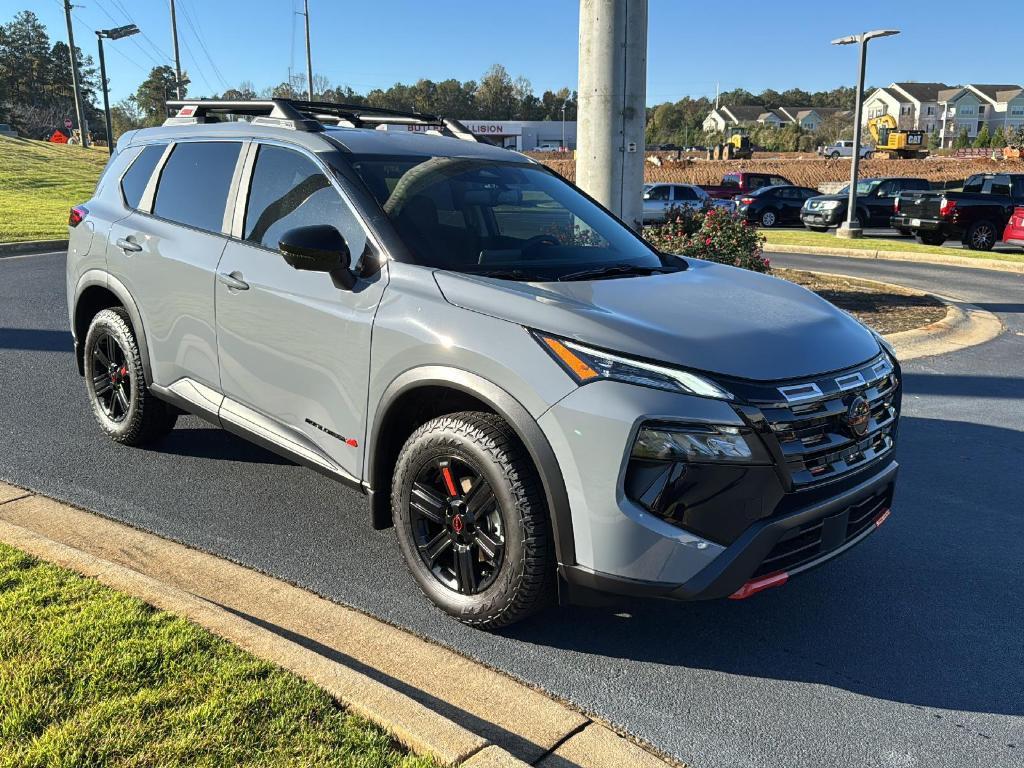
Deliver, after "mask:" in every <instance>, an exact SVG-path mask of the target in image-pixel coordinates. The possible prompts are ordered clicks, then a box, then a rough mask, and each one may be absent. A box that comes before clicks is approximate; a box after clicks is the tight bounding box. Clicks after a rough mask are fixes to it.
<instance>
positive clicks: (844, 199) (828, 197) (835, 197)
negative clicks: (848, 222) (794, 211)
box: [804, 195, 850, 211]
mask: <svg viewBox="0 0 1024 768" xmlns="http://www.w3.org/2000/svg"><path fill="white" fill-rule="evenodd" d="M849 199H850V198H849V195H818V196H816V197H809V198H807V200H806V201H805V202H804V206H805V207H806V208H808V209H810V210H812V211H813V210H814V209H815V208H817V207H818V206H815V205H814V203H818V204H819V205H820V204H821V203H823V202H825V201H826V200H837V201H838V202H840V203H843V204H844V205H845V204H846V202H847V201H848V200H849Z"/></svg>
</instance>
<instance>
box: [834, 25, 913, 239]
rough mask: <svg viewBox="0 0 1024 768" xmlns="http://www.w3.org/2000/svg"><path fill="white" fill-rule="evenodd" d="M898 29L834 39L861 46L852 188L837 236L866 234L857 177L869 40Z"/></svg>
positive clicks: (855, 115) (854, 125)
mask: <svg viewBox="0 0 1024 768" xmlns="http://www.w3.org/2000/svg"><path fill="white" fill-rule="evenodd" d="M899 33H900V31H899V30H898V29H876V30H873V31H871V32H862V33H861V34H859V35H847V36H846V37H840V38H839V39H837V40H833V41H832V45H859V46H860V69H859V76H858V78H857V96H856V99H857V102H856V104H855V105H854V110H853V157H852V158H851V159H850V190H849V195H848V198H847V203H846V221H844V222H843V223H842V225H841V226H840V227H839V229H837V230H836V237H846V238H854V239H855V238H858V237H860V236H861V235H862V234H864V229H863V227H862V226H861V225H862V224H863V222H861V221H860V220H859V219H858V218H857V177H858V175H859V172H860V171H859V169H860V141H861V131H862V130H863V126H862V125H861V120H862V118H861V115H862V113H863V106H864V73H865V71H866V70H867V61H868V42H869V41H871V40H874V39H875V38H876V37H890V36H891V35H898V34H899Z"/></svg>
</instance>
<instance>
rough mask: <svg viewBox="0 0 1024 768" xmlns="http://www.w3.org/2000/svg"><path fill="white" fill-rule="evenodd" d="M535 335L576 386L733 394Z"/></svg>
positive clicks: (685, 375)
mask: <svg viewBox="0 0 1024 768" xmlns="http://www.w3.org/2000/svg"><path fill="white" fill-rule="evenodd" d="M534 336H535V338H536V339H537V341H539V342H540V344H541V346H542V347H544V349H546V350H547V351H548V354H550V355H551V357H552V358H553V359H554V360H555V361H556V362H557V363H558V364H559V365H561V366H562V368H563V369H564V370H565V372H566V373H568V374H569V375H570V376H571V377H572V378H573V380H574V381H575V382H576V383H577V384H588V383H590V382H592V381H600V380H602V379H605V380H609V381H622V382H626V383H627V384H638V385H640V386H642V387H652V388H654V389H664V390H667V391H669V392H682V393H685V394H687V395H697V396H699V397H713V398H715V399H717V400H732V399H733V396H732V394H730V393H729V392H727V391H726V390H724V389H722V388H721V387H719V386H718V385H717V384H715V383H714V382H711V381H708V380H707V379H705V378H703V377H702V376H698V375H697V374H695V373H690V372H689V371H681V370H678V369H676V368H667V367H665V366H663V365H655V364H654V363H647V362H644V361H642V360H631V359H629V358H626V357H621V356H619V355H615V354H612V353H611V352H603V351H601V350H597V349H592V348H590V347H586V346H584V345H582V344H577V343H576V342H575V341H568V340H565V339H557V338H555V337H553V336H546V335H543V334H539V333H537V334H534Z"/></svg>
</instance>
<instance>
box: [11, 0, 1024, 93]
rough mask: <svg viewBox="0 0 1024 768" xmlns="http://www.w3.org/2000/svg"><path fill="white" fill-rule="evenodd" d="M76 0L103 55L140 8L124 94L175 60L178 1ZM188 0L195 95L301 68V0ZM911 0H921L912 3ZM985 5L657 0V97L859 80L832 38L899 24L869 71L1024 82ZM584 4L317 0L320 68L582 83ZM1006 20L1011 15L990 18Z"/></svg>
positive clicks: (112, 67)
mask: <svg viewBox="0 0 1024 768" xmlns="http://www.w3.org/2000/svg"><path fill="white" fill-rule="evenodd" d="M76 2H77V4H78V7H76V8H75V12H74V13H75V18H74V23H75V35H76V42H77V43H78V44H79V46H80V47H82V48H84V49H85V50H87V51H89V52H90V53H92V55H93V57H94V58H95V42H96V40H95V36H94V35H93V34H92V30H95V29H101V28H105V27H112V26H116V25H120V24H125V23H128V20H129V14H130V18H131V21H134V22H135V23H136V24H138V25H139V27H140V28H141V29H142V30H143V31H144V32H145V33H146V36H147V37H146V38H143V37H141V36H136V37H135V38H132V39H127V40H120V41H117V42H113V43H110V44H108V46H107V51H108V53H107V67H108V76H109V77H110V80H111V93H112V97H113V99H114V100H115V101H116V100H118V99H120V98H123V97H124V96H126V95H128V94H129V93H131V92H133V91H134V90H135V88H136V87H137V85H138V83H139V82H140V81H141V80H142V79H143V78H144V77H145V76H146V74H147V73H148V71H149V69H150V68H151V67H153V66H154V64H156V63H158V62H159V63H169V62H170V58H169V57H170V54H171V39H170V14H169V11H168V2H167V0H76ZM177 2H178V30H179V36H180V38H181V41H182V46H181V55H182V66H183V68H184V69H186V70H187V71H188V72H189V73H190V74H191V76H192V81H193V87H192V92H193V93H209V92H213V91H221V90H224V89H225V88H227V87H229V86H235V85H237V84H238V83H239V82H240V81H242V80H251V81H252V82H253V83H254V84H255V85H256V87H257V89H259V88H261V87H263V86H266V85H273V84H277V83H279V82H281V81H283V80H285V79H286V78H287V74H288V68H289V66H292V67H294V69H295V70H296V71H304V70H305V52H304V41H303V37H302V18H301V17H300V16H297V15H295V14H294V10H297V9H301V5H302V0H249V1H248V2H242V0H177ZM28 7H31V8H33V10H35V11H36V13H37V14H38V15H39V16H40V18H41V19H42V21H43V23H44V24H45V25H46V27H47V29H48V31H49V33H50V36H51V39H61V40H65V39H66V31H65V24H64V14H63V10H62V8H63V5H62V2H61V0H0V21H2V22H6V21H8V20H10V18H11V17H12V16H13V15H14V14H15V13H16V12H17V11H19V10H22V9H24V8H28ZM910 8H917V9H918V10H916V11H910V10H906V11H902V10H901V9H910ZM980 12H981V13H982V14H983V16H984V17H985V18H986V19H987V20H989V21H987V22H986V23H985V24H984V25H983V29H982V28H979V29H978V31H977V34H976V35H973V36H971V37H970V38H967V39H972V40H973V41H974V42H965V38H963V37H961V36H960V35H959V34H957V33H956V32H954V31H953V30H954V28H955V25H952V26H951V22H953V21H954V20H956V19H957V18H963V14H964V13H965V11H964V5H963V3H962V2H953V1H952V0H928V2H924V3H921V4H913V3H911V4H907V3H898V2H897V3H893V2H891V0H890V1H889V2H875V1H874V0H860V2H857V3H843V4H839V5H836V4H829V3H824V2H821V0H816V1H815V2H803V0H784V2H778V0H776V1H775V2H764V1H763V0H761V1H759V2H750V1H749V0H732V2H726V3H715V2H706V0H650V32H649V38H648V84H647V100H648V103H649V104H656V103H660V102H663V101H675V100H677V99H680V98H682V97H683V96H686V95H692V96H700V95H713V94H714V92H715V83H716V81H718V82H720V83H721V87H722V89H723V90H728V89H731V88H736V87H743V88H746V89H747V90H749V91H752V92H754V93H757V92H758V91H760V90H762V89H764V88H775V89H777V90H784V89H786V88H789V87H800V88H803V89H805V90H819V89H825V88H833V87H835V86H837V85H841V84H850V82H851V81H852V80H853V79H854V77H855V68H856V56H855V51H854V49H853V47H852V46H851V47H845V48H835V47H832V46H830V45H829V44H828V43H829V40H831V39H833V38H835V37H839V36H842V35H844V34H849V33H851V32H857V31H862V30H864V29H873V28H877V27H889V26H891V27H896V28H898V29H901V30H902V32H903V34H901V35H900V36H899V37H895V38H889V39H886V40H880V41H877V42H875V43H873V44H872V48H871V56H870V57H869V67H868V78H867V79H868V81H869V83H875V84H885V83H889V82H892V81H894V80H918V81H933V80H938V81H944V82H948V83H960V82H990V83H991V82H997V83H1002V82H1015V81H1016V82H1019V81H1021V80H1024V66H1022V65H1021V60H1020V53H1019V46H1020V24H1019V22H1018V21H1017V19H1019V14H1020V4H1019V0H1017V2H1010V1H1006V2H1002V1H1001V2H991V1H989V2H985V3H984V4H983V10H982V11H980ZM578 14H579V3H578V2H577V0H510V1H509V2H505V3H497V2H481V1H480V0H472V2H469V1H467V0H370V1H367V0H310V17H311V18H312V20H313V35H312V37H313V70H314V71H315V72H319V73H322V74H324V75H326V76H327V77H328V78H329V79H330V80H331V82H332V83H333V84H347V85H350V86H352V88H354V89H356V90H357V91H361V92H365V91H367V90H369V89H371V88H374V87H385V88H386V87H387V86H389V85H391V84H392V83H394V82H396V81H403V82H412V81H415V80H416V79H418V78H420V77H427V78H430V79H433V80H443V79H445V78H448V77H455V78H458V79H459V80H468V79H479V77H480V75H481V74H482V73H483V72H484V71H485V70H486V69H487V68H488V67H489V66H490V65H491V64H493V63H502V64H504V65H505V66H506V67H507V68H508V69H509V71H510V72H511V73H512V74H513V75H520V74H521V75H525V76H526V77H528V78H529V79H530V81H531V82H532V83H533V86H534V89H535V90H536V91H537V92H538V93H539V92H541V91H543V90H544V89H548V88H551V89H554V88H558V87H561V86H563V85H564V86H569V87H570V88H574V87H575V84H576V79H577V65H578V62H577V56H578V45H577V23H578ZM1000 18H1002V19H1005V20H1006V23H1005V24H995V23H989V22H991V21H992V20H995V19H1000ZM293 29H294V36H293V35H292V31H293ZM197 31H198V33H199V34H198V37H197V34H196V32H197ZM204 45H205V50H204V47H203V46H204ZM114 49H116V51H115V50H114ZM207 54H208V55H207ZM211 59H212V63H211Z"/></svg>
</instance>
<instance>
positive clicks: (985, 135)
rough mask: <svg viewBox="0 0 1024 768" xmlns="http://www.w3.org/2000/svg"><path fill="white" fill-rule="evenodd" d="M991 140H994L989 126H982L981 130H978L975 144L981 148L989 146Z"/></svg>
mask: <svg viewBox="0 0 1024 768" xmlns="http://www.w3.org/2000/svg"><path fill="white" fill-rule="evenodd" d="M990 141H992V135H991V134H990V133H989V131H988V126H987V125H983V126H981V130H980V131H978V135H977V136H975V137H974V146H975V147H976V148H978V149H981V148H984V147H987V146H988V145H989V142H990Z"/></svg>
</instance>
